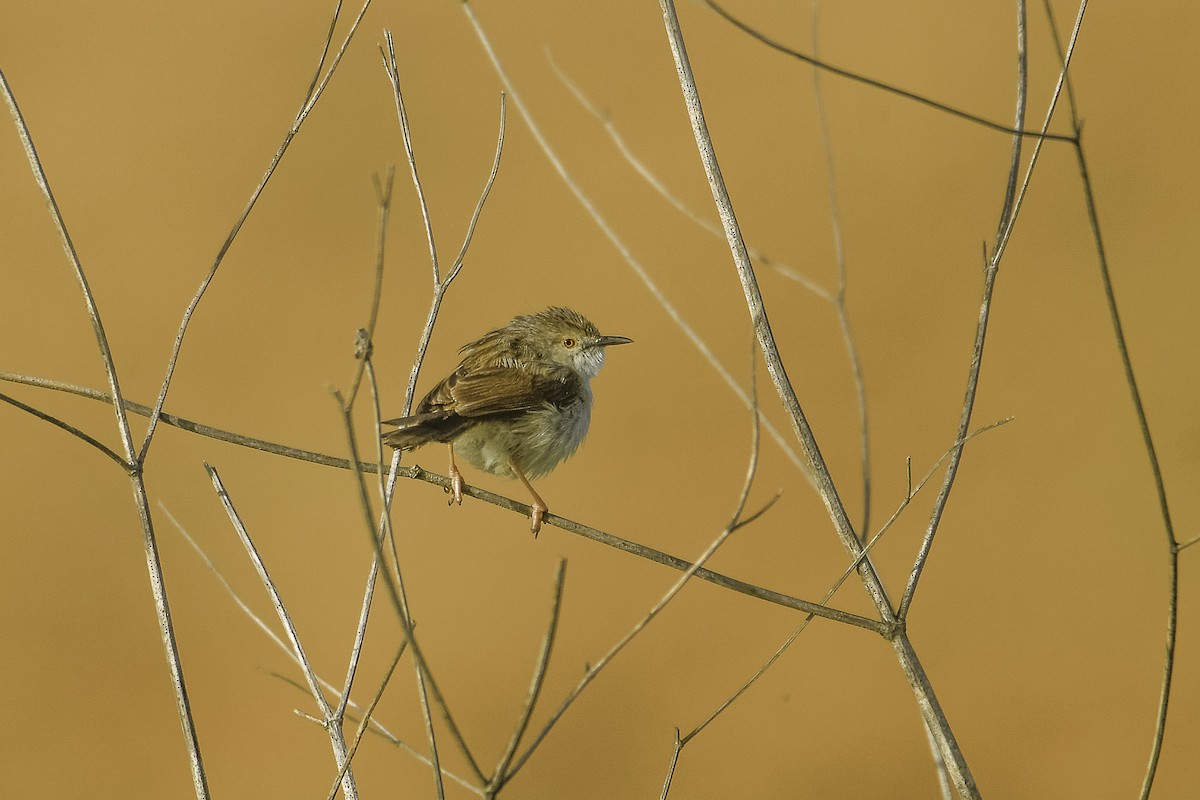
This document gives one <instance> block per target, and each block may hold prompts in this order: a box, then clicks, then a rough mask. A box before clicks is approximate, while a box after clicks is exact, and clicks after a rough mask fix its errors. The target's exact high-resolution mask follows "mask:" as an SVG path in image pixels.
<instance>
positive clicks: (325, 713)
mask: <svg viewBox="0 0 1200 800" xmlns="http://www.w3.org/2000/svg"><path fill="white" fill-rule="evenodd" d="M204 469H205V470H207V472H208V477H209V479H210V480H212V484H213V488H214V489H215V490H216V492H217V497H218V498H219V499H220V501H221V505H222V506H224V508H225V513H226V515H227V516H228V517H229V521H230V522H231V523H232V524H233V529H234V531H236V532H237V535H238V539H239V540H240V541H241V543H242V547H243V548H245V550H246V555H248V556H249V557H250V561H251V563H252V564H253V565H254V569H255V571H257V572H258V577H259V580H261V581H262V584H263V588H264V589H266V590H267V594H268V595H269V596H270V598H271V604H272V605H273V606H274V607H275V613H276V615H277V616H278V617H279V622H280V624H281V625H282V626H283V630H284V632H285V633H286V634H287V637H288V642H289V643H290V644H291V647H292V651H293V652H294V653H295V654H296V659H297V663H299V664H300V670H301V672H302V673H303V675H304V679H305V681H306V682H307V683H308V690H309V692H310V693H311V695H312V698H313V700H314V701H316V704H317V707H318V708H319V709H320V711H321V718H322V719H323V720H324V722H325V724H324V725H323V726H322V727H324V728H325V732H326V734H328V736H329V742H330V744H331V745H332V746H333V754H334V759H335V760H336V762H337V766H338V769H341V768H342V767H345V766H346V765H347V764H346V759H347V749H346V739H345V736H344V735H343V733H342V726H341V724H340V721H337V720H334V719H333V708H332V707H331V706H330V705H329V701H328V700H327V699H326V698H325V692H324V691H323V690H322V687H321V682H320V681H319V680H317V675H316V672H315V671H314V670H313V668H312V664H310V663H309V660H308V656H307V655H306V654H305V652H304V646H303V645H302V644H300V637H299V634H297V632H296V626H295V625H293V624H292V618H291V615H290V614H289V613H288V610H287V607H286V606H285V605H284V602H283V598H282V596H281V595H280V594H279V590H278V589H277V588H276V587H275V582H274V581H273V580H272V579H271V575H270V573H269V572H268V571H267V566H266V564H265V563H264V562H263V560H262V557H261V556H260V555H259V553H258V548H256V547H255V546H254V541H253V540H252V539H251V538H250V534H249V532H248V531H247V530H246V526H245V524H244V523H243V522H242V518H241V516H240V515H239V514H238V512H237V509H235V508H234V505H233V498H231V497H230V496H229V492H228V491H227V490H226V489H225V486H224V484H223V483H222V481H221V476H220V475H219V474H218V472H217V470H216V468H214V467H213V466H212V465H210V464H208V463H207V462H206V463H205V464H204ZM342 791H343V792H345V795H346V800H354V799H355V798H357V797H358V790H357V788H356V787H355V782H354V773H353V772H352V771H350V770H349V769H347V770H346V771H345V774H344V777H343V779H342Z"/></svg>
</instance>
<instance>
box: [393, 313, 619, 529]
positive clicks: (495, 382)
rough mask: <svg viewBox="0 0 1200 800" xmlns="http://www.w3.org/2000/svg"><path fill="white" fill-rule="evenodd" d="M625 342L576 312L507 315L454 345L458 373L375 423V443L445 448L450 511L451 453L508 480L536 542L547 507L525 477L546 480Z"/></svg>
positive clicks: (577, 434)
mask: <svg viewBox="0 0 1200 800" xmlns="http://www.w3.org/2000/svg"><path fill="white" fill-rule="evenodd" d="M632 341H633V340H632V339H629V338H627V337H624V336H605V335H602V334H601V333H600V331H599V329H598V328H597V327H596V326H595V325H593V324H592V323H591V322H590V321H588V319H587V318H586V317H584V316H583V315H582V314H580V313H579V312H578V311H573V310H571V309H569V308H563V307H561V306H551V307H550V308H547V309H545V310H544V311H539V312H537V313H535V314H526V315H520V316H516V317H514V318H513V319H512V320H511V321H510V322H508V323H507V324H505V325H503V326H501V327H499V328H496V329H495V330H492V331H489V332H487V333H485V334H484V335H483V336H481V337H479V338H478V339H476V340H475V341H473V342H470V343H468V344H465V345H463V347H462V348H460V350H459V352H460V353H461V354H462V360H461V361H460V362H459V365H458V367H457V368H456V369H455V370H454V371H453V372H451V373H450V374H449V375H448V376H447V377H446V378H444V379H443V380H441V381H439V382H438V383H437V385H435V386H434V387H433V388H432V389H430V390H429V393H428V394H426V395H425V397H424V398H423V399H422V400H421V402H420V403H419V404H417V408H416V411H415V413H413V414H411V415H410V416H407V417H400V418H398V419H392V420H387V421H385V422H384V423H383V424H384V425H388V426H395V430H391V431H388V432H386V433H384V434H383V441H384V443H385V444H387V445H389V446H391V447H393V448H395V449H397V450H413V449H415V448H418V447H420V446H422V445H424V444H428V443H430V442H441V443H444V444H447V445H449V447H450V486H451V488H450V491H451V498H450V502H451V504H454V503H457V504H459V505H461V504H462V493H463V486H464V483H463V477H462V473H461V472H460V471H459V469H458V465H457V463H456V462H455V454H456V453H457V454H458V455H460V456H462V457H464V458H466V460H467V461H468V462H470V463H471V465H472V466H474V467H475V468H476V469H479V470H481V471H483V472H487V473H490V474H492V475H499V476H503V477H507V478H516V479H517V480H519V481H520V482H521V483H522V484H524V486H525V488H526V489H527V490H528V491H529V494H530V496H531V497H532V498H533V505H532V507H531V512H530V530H531V531H532V532H533V535H534V536H535V537H536V536H537V534H538V531H539V530H541V527H542V518H543V517H544V516H545V514H546V513H547V512H548V511H549V507H548V506H547V505H546V503H545V501H544V500H542V498H541V496H540V495H539V494H538V493H537V491H536V490H535V489H534V488H533V484H531V483H530V479H531V478H540V477H543V476H545V475H547V474H549V473H550V471H551V470H553V469H554V468H555V467H556V466H558V465H559V463H561V462H562V461H563V460H564V459H566V458H568V457H569V456H571V455H572V454H573V453H574V452H575V451H576V450H577V449H578V448H579V445H580V444H581V443H582V442H583V439H584V437H585V436H586V435H587V432H588V426H589V424H590V422H591V415H592V388H591V380H592V378H594V377H596V374H597V373H598V372H599V371H600V367H601V366H603V364H604V353H605V348H608V347H613V346H615V345H621V344H629V343H631V342H632Z"/></svg>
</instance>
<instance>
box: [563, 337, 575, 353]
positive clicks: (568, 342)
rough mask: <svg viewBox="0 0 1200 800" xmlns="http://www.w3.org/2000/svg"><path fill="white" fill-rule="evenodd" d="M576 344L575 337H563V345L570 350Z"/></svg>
mask: <svg viewBox="0 0 1200 800" xmlns="http://www.w3.org/2000/svg"><path fill="white" fill-rule="evenodd" d="M574 346H575V340H574V339H572V338H571V337H570V336H568V337H567V338H565V339H563V347H565V348H567V349H568V350H570V349H571V348H572V347H574Z"/></svg>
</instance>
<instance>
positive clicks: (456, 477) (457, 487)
mask: <svg viewBox="0 0 1200 800" xmlns="http://www.w3.org/2000/svg"><path fill="white" fill-rule="evenodd" d="M462 494H463V477H462V473H461V472H459V471H458V464H455V463H454V444H453V443H451V444H450V502H449V503H447V504H446V505H453V504H454V503H458V504H459V505H460V506H461V505H462Z"/></svg>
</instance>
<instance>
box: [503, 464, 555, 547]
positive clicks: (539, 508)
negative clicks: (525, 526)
mask: <svg viewBox="0 0 1200 800" xmlns="http://www.w3.org/2000/svg"><path fill="white" fill-rule="evenodd" d="M508 468H509V469H511V470H512V471H513V474H514V475H516V476H517V477H518V478H519V479H520V481H521V483H523V484H525V488H526V489H528V490H529V494H530V495H532V496H533V511H531V512H530V514H529V529H530V530H531V531H533V536H534V538H535V539H536V538H537V535H538V531H540V530H541V529H542V515H543V514H545V513H546V512H547V511H549V510H550V509H549V507H548V506H547V505H546V501H545V500H543V499H542V498H541V496H540V495H539V494H538V493H537V492H536V491H534V488H533V485H532V484H531V483H530V482H529V479H528V478H526V477H525V473H524V472H521V468H520V467H518V466H517V465H516V464H515V463H513V460H512V459H511V458H510V459H509V460H508Z"/></svg>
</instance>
